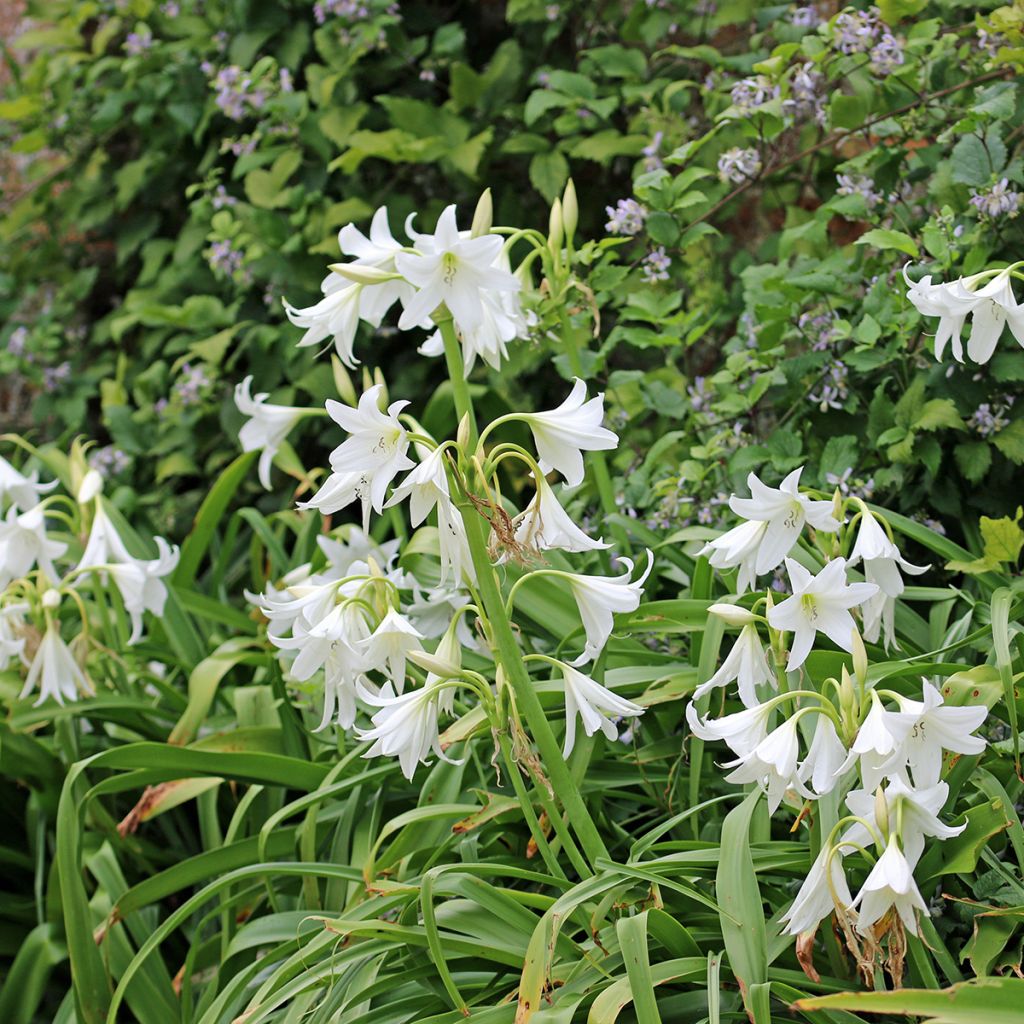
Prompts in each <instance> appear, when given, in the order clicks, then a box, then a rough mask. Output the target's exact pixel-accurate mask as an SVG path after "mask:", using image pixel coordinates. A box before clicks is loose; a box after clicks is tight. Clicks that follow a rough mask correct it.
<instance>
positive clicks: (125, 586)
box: [106, 537, 178, 644]
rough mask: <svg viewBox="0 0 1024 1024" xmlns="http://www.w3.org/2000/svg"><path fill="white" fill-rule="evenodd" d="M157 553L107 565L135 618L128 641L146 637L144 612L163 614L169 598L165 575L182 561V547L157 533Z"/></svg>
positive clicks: (125, 604)
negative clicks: (146, 557) (150, 557)
mask: <svg viewBox="0 0 1024 1024" xmlns="http://www.w3.org/2000/svg"><path fill="white" fill-rule="evenodd" d="M154 540H155V541H156V546H157V552H158V554H157V557H156V558H153V559H145V558H134V559H132V560H131V561H130V562H115V563H112V564H109V565H107V566H106V571H107V572H109V573H110V575H111V576H112V577H113V579H114V582H115V583H116V584H117V589H118V590H119V591H120V592H121V600H122V601H124V608H125V611H126V612H128V615H129V616H130V617H131V620H132V633H131V636H130V637H129V639H128V643H130V644H134V643H137V642H138V641H139V640H140V639H141V637H142V615H143V613H144V612H149V613H150V614H152V615H156V616H161V615H163V613H164V605H165V604H166V602H167V587H166V585H165V584H164V583H163V578H164V577H165V576H169V575H170V574H171V573H172V572H174V570H175V569H176V568H177V565H178V548H177V547H176V546H175V547H172V546H171V545H169V544H168V543H167V541H165V540H164V539H163V537H155V538H154Z"/></svg>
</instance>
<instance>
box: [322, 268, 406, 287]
mask: <svg viewBox="0 0 1024 1024" xmlns="http://www.w3.org/2000/svg"><path fill="white" fill-rule="evenodd" d="M327 269H328V270H330V271H333V272H334V273H335V274H339V275H340V276H341V277H344V278H345V279H346V280H348V281H353V282H355V283H356V284H383V283H384V282H385V281H397V280H399V278H401V276H402V275H401V274H393V273H391V272H390V271H388V270H381V269H380V268H379V267H368V266H363V265H362V264H357V263H331V264H329V265H328V267H327Z"/></svg>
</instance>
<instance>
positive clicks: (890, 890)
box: [853, 834, 930, 935]
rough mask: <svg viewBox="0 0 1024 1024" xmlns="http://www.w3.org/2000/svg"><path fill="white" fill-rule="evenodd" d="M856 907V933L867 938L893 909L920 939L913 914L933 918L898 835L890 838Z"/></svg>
mask: <svg viewBox="0 0 1024 1024" xmlns="http://www.w3.org/2000/svg"><path fill="white" fill-rule="evenodd" d="M853 906H854V907H856V908H858V918H857V931H859V932H860V933H861V934H862V935H867V934H868V933H869V932H870V930H871V927H872V925H874V923H875V922H876V921H878V920H880V919H881V918H882V917H883V916H884V915H885V914H886V913H887V912H888V911H889V910H890V909H892V908H895V910H896V912H897V913H898V914H899V916H900V919H901V920H902V921H903V924H904V925H905V926H906V928H907V930H908V931H909V932H911V933H913V934H914V935H917V917H916V915H915V914H914V911H915V910H919V911H920V912H921V913H922V914H924V915H925V916H926V917H928V916H930V914H929V911H928V906H927V904H926V903H925V901H924V899H923V898H922V897H921V893H920V891H919V890H918V888H917V883H916V882H915V881H914V874H913V871H912V870H911V867H910V864H909V863H908V862H907V858H906V857H905V856H904V855H903V851H902V850H901V849H900V847H899V843H898V842H897V839H896V835H895V834H893V835H890V836H889V842H888V845H887V846H886V848H885V853H883V854H882V856H881V857H879V858H878V860H877V862H876V863H875V866H874V867H873V868H872V869H871V874H869V875H868V877H867V879H866V880H865V882H864V885H863V887H862V888H861V890H860V892H859V893H857V898H856V899H855V900H854V901H853Z"/></svg>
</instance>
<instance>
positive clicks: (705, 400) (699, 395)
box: [686, 376, 714, 412]
mask: <svg viewBox="0 0 1024 1024" xmlns="http://www.w3.org/2000/svg"><path fill="white" fill-rule="evenodd" d="M686 393H687V395H689V397H690V405H691V406H692V408H693V411H694V412H704V410H705V409H707V407H708V405H709V404H710V402H711V400H712V398H714V392H713V390H712V389H711V388H709V387H708V384H707V378H706V377H700V376H698V377H694V378H693V383H692V384H690V385H689V386H688V387H687V389H686Z"/></svg>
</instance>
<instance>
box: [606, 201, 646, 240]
mask: <svg viewBox="0 0 1024 1024" xmlns="http://www.w3.org/2000/svg"><path fill="white" fill-rule="evenodd" d="M604 212H605V213H606V214H608V223H607V224H605V226H604V227H605V231H610V232H611V233H612V234H613V235H638V234H639V233H640V232H641V231H643V229H644V221H645V220H646V219H647V210H646V208H645V207H643V206H641V205H640V203H638V202H637V201H636V200H635V199H620V200H619V201H618V202H617V203H616V204H615V206H606V207H605V208H604Z"/></svg>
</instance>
